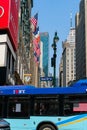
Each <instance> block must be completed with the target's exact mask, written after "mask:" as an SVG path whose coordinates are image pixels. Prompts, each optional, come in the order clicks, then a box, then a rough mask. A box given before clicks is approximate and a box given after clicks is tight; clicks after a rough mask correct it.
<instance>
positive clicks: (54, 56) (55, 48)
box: [51, 32, 59, 87]
mask: <svg viewBox="0 0 87 130" xmlns="http://www.w3.org/2000/svg"><path fill="white" fill-rule="evenodd" d="M58 40H59V37H58V36H57V32H55V36H54V38H53V44H52V48H53V50H54V54H53V57H52V58H51V66H52V67H54V75H53V85H54V87H55V86H56V56H57V55H56V50H57V46H56V43H57V42H58Z"/></svg>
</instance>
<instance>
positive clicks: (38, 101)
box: [0, 80, 87, 130]
mask: <svg viewBox="0 0 87 130" xmlns="http://www.w3.org/2000/svg"><path fill="white" fill-rule="evenodd" d="M0 118H1V119H4V120H6V121H7V122H9V123H10V126H11V130H87V80H81V81H78V82H77V83H75V84H73V85H72V86H70V87H55V88H50V87H49V88H36V87H35V86H29V85H14V86H0ZM6 130H7V129H6Z"/></svg>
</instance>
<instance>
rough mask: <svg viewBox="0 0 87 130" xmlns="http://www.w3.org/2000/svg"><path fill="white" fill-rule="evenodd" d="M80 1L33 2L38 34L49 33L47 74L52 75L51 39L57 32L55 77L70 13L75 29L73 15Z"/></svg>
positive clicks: (42, 0) (34, 0)
mask: <svg viewBox="0 0 87 130" xmlns="http://www.w3.org/2000/svg"><path fill="white" fill-rule="evenodd" d="M79 3H80V0H33V8H32V16H34V15H35V14H36V13H38V26H39V31H40V32H48V33H49V55H50V56H49V68H50V70H49V72H51V73H53V67H51V57H53V49H52V47H51V45H52V43H53V37H54V34H55V32H56V31H57V34H58V37H59V41H58V42H57V58H56V71H57V72H56V75H59V74H58V73H59V63H60V58H61V56H62V51H63V49H62V41H65V39H66V38H67V36H68V34H69V30H70V17H71V13H72V27H75V15H76V13H77V12H79Z"/></svg>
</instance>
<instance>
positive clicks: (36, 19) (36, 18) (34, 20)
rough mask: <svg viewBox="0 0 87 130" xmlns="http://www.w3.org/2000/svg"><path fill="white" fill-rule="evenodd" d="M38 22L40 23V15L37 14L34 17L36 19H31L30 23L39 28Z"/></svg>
mask: <svg viewBox="0 0 87 130" xmlns="http://www.w3.org/2000/svg"><path fill="white" fill-rule="evenodd" d="M37 21H38V13H36V14H35V15H34V17H32V18H31V19H30V22H31V23H32V24H33V25H34V26H35V27H36V26H37Z"/></svg>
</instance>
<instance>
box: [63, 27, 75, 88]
mask: <svg viewBox="0 0 87 130" xmlns="http://www.w3.org/2000/svg"><path fill="white" fill-rule="evenodd" d="M62 58H63V86H69V83H70V82H72V81H73V80H75V78H76V77H75V74H76V56H75V28H70V31H69V35H68V37H67V40H65V41H64V42H63V53H62Z"/></svg>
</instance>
